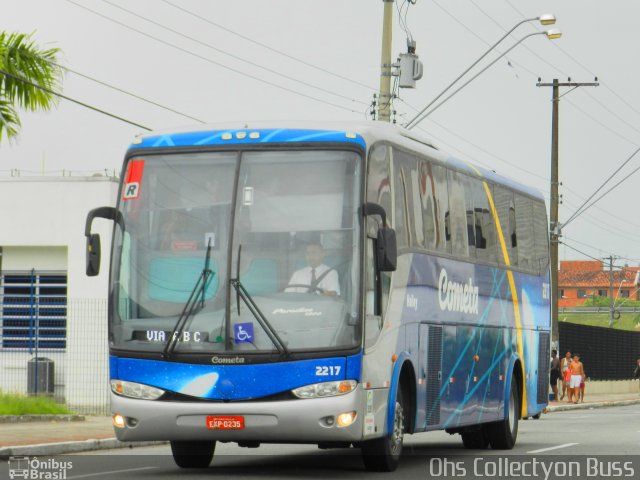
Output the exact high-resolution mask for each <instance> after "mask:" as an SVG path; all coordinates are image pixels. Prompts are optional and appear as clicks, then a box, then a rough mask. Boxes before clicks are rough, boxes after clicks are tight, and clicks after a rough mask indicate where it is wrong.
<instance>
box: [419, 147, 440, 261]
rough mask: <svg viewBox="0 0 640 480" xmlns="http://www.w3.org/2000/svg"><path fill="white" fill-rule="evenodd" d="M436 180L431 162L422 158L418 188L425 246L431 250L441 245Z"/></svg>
mask: <svg viewBox="0 0 640 480" xmlns="http://www.w3.org/2000/svg"><path fill="white" fill-rule="evenodd" d="M434 188H435V182H434V180H433V173H432V171H431V163H429V162H427V161H425V160H421V161H420V167H419V177H418V189H419V193H420V205H421V206H422V222H421V223H422V225H423V228H424V246H425V247H427V248H428V249H429V250H435V249H436V248H437V247H436V246H437V245H439V244H440V243H441V242H440V238H439V232H438V230H437V228H436V216H435V205H436V200H435V195H434Z"/></svg>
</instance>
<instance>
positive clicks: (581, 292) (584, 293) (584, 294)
mask: <svg viewBox="0 0 640 480" xmlns="http://www.w3.org/2000/svg"><path fill="white" fill-rule="evenodd" d="M578 298H587V291H586V290H582V289H578Z"/></svg>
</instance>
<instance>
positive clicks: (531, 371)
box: [85, 122, 550, 471]
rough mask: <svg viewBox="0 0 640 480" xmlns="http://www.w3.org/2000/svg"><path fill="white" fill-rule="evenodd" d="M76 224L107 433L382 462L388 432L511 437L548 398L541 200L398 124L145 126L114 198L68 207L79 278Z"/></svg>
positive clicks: (391, 436) (178, 447)
mask: <svg viewBox="0 0 640 480" xmlns="http://www.w3.org/2000/svg"><path fill="white" fill-rule="evenodd" d="M98 218H103V219H107V220H110V221H111V222H113V238H112V242H111V255H110V259H111V263H110V280H109V308H108V316H109V322H108V323H109V331H108V342H109V352H110V353H109V355H110V358H109V367H110V387H111V408H112V412H113V415H114V417H113V418H114V425H115V432H116V435H117V438H118V439H120V440H123V441H148V440H162V441H169V442H170V446H171V451H172V454H173V458H174V460H175V462H176V463H177V465H179V466H180V467H185V468H190V467H205V466H207V465H209V464H210V462H211V460H212V458H213V454H214V450H215V446H216V442H235V443H237V444H238V445H239V446H240V447H257V446H259V445H260V444H262V443H307V444H317V445H318V446H319V447H320V448H336V447H337V448H359V449H361V453H362V459H363V464H364V467H365V468H366V469H368V470H373V471H392V470H394V469H395V468H396V467H397V465H398V462H399V460H400V456H401V453H402V446H403V438H404V436H405V435H407V434H414V433H418V432H426V431H431V430H446V431H447V432H449V433H451V434H460V436H461V438H462V444H463V445H464V447H467V448H474V449H478V448H488V447H491V448H494V449H511V448H512V447H513V446H514V443H515V442H516V437H517V434H518V421H519V419H521V418H529V417H534V418H538V417H539V416H540V413H541V412H542V411H543V410H544V408H545V406H546V405H547V403H548V391H549V379H548V370H549V346H550V336H549V330H550V306H549V305H550V304H549V296H550V291H549V255H548V231H547V219H546V208H545V204H544V200H543V197H542V196H541V195H540V194H539V193H538V192H537V191H535V190H534V189H532V188H529V187H527V186H524V185H521V184H519V183H517V182H514V181H512V180H508V179H506V178H504V177H502V176H500V175H498V174H496V173H495V172H493V171H490V170H486V169H483V168H480V167H476V166H473V165H470V164H467V163H466V162H464V161H461V160H458V159H456V158H454V157H452V156H450V155H448V154H446V153H444V152H443V151H441V150H439V149H438V148H436V147H435V146H434V145H433V144H432V143H431V142H430V141H429V140H428V139H425V138H422V137H421V136H419V135H416V134H415V133H414V132H412V131H409V130H406V129H404V128H402V127H398V126H394V125H389V124H386V123H382V122H359V123H352V122H345V123H318V124H315V123H313V124H312V123H295V124H287V125H282V124H279V125H273V124H270V123H265V124H256V125H252V126H251V127H249V126H247V125H242V126H237V127H233V128H230V127H228V126H227V127H219V126H215V125H213V126H205V127H202V128H199V129H194V130H186V131H177V132H160V133H149V134H145V135H143V136H139V137H136V138H135V140H134V141H133V144H132V145H131V146H130V148H129V149H128V151H127V153H126V157H125V159H124V164H123V169H122V173H121V184H120V189H119V194H118V201H117V205H116V206H115V207H113V206H106V207H100V208H96V209H94V210H92V211H91V212H90V213H89V214H88V216H87V221H86V228H85V236H86V237H87V274H88V275H97V274H98V273H99V271H100V256H101V254H100V251H101V249H100V237H99V235H98V234H95V233H92V232H91V227H92V222H93V221H94V220H96V219H98ZM100 221H103V220H100ZM312 264H315V266H317V267H318V273H317V276H316V278H315V279H314V280H312V279H310V278H309V277H308V276H307V277H304V276H302V273H301V272H303V270H304V269H305V268H307V269H309V268H310V267H311V266H312ZM315 266H314V268H315ZM321 270H322V271H321ZM320 277H323V278H322V279H321V278H320ZM323 282H324V283H323ZM330 284H332V285H330Z"/></svg>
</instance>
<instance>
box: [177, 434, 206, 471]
mask: <svg viewBox="0 0 640 480" xmlns="http://www.w3.org/2000/svg"><path fill="white" fill-rule="evenodd" d="M170 443H171V453H172V454H173V460H174V461H175V462H176V465H178V466H179V467H181V468H206V467H208V466H209V464H210V463H211V459H212V458H213V452H214V450H215V449H216V442H215V441H202V442H199V441H171V442H170Z"/></svg>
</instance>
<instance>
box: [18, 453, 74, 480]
mask: <svg viewBox="0 0 640 480" xmlns="http://www.w3.org/2000/svg"><path fill="white" fill-rule="evenodd" d="M72 468H73V464H72V462H62V461H60V460H55V459H53V458H48V459H46V460H40V459H38V458H37V457H33V458H29V457H9V478H10V479H11V480H13V479H14V478H25V479H33V480H64V479H66V478H67V470H71V469H72Z"/></svg>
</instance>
